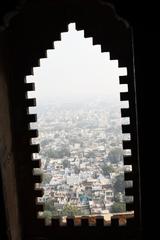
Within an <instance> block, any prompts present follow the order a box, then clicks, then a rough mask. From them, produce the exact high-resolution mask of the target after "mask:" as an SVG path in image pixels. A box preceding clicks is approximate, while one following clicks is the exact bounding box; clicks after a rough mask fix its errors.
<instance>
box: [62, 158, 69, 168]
mask: <svg viewBox="0 0 160 240" xmlns="http://www.w3.org/2000/svg"><path fill="white" fill-rule="evenodd" d="M62 164H63V168H70V162H69V161H68V160H67V159H64V160H63V162H62Z"/></svg>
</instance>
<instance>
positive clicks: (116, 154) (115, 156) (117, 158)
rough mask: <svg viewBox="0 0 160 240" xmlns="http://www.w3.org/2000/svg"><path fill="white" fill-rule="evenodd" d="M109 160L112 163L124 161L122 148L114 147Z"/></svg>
mask: <svg viewBox="0 0 160 240" xmlns="http://www.w3.org/2000/svg"><path fill="white" fill-rule="evenodd" d="M108 160H109V161H110V162H111V163H119V162H121V161H123V151H122V149H120V148H114V149H112V150H111V151H110V152H109V154H108Z"/></svg>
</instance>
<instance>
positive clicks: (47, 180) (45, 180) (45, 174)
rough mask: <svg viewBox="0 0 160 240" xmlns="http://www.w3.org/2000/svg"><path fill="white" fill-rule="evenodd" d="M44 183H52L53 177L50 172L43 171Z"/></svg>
mask: <svg viewBox="0 0 160 240" xmlns="http://www.w3.org/2000/svg"><path fill="white" fill-rule="evenodd" d="M42 176H43V183H44V184H48V183H50V181H51V179H52V175H51V174H48V173H43V175H42Z"/></svg>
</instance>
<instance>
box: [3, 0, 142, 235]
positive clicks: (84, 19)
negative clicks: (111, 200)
mask: <svg viewBox="0 0 160 240" xmlns="http://www.w3.org/2000/svg"><path fill="white" fill-rule="evenodd" d="M45 10H47V11H48V17H47V18H46V19H45V20H44V19H43V20H42V19H41V16H42V15H43V14H42V13H43V11H45ZM51 10H52V11H51ZM28 16H30V18H28ZM34 16H36V18H35V19H34ZM33 20H35V22H33ZM107 20H109V21H107ZM71 22H75V23H76V26H77V30H84V33H85V37H86V38H87V37H92V38H93V44H94V45H96V44H100V45H101V49H102V52H110V58H111V60H112V59H113V60H115V59H117V60H118V62H119V67H127V72H128V74H127V76H123V77H120V84H128V93H121V94H120V99H121V101H126V100H128V101H129V105H130V107H129V109H121V115H122V117H129V118H130V124H129V125H122V132H123V133H130V134H131V140H130V141H123V149H131V152H132V157H124V164H125V165H128V164H129V165H132V172H126V173H125V180H132V181H133V187H132V188H127V189H125V195H126V196H133V197H134V202H133V203H127V204H126V208H127V210H134V218H131V219H128V220H127V224H126V225H125V226H123V227H122V226H121V227H120V226H119V224H118V222H119V219H118V218H116V219H114V218H113V219H112V220H111V225H110V226H109V227H108V226H105V227H104V226H103V219H101V218H97V220H96V221H97V224H96V227H101V229H103V231H104V232H106V233H108V234H109V235H110V234H111V236H112V235H113V233H112V229H114V228H116V229H117V232H120V233H121V234H125V233H126V236H129V235H130V234H131V233H132V234H136V233H135V232H137V230H138V229H139V228H140V223H141V216H140V186H139V185H140V184H139V181H140V179H139V156H138V138H137V136H138V134H137V113H136V97H135V96H136V95H135V89H136V88H135V75H134V56H133V36H132V29H131V27H129V25H128V23H127V22H126V21H124V20H123V19H121V18H120V17H119V16H117V14H116V12H115V9H114V8H113V7H112V6H111V5H110V4H107V3H104V2H102V1H98V0H97V1H96V0H95V1H90V0H87V1H85V3H84V2H83V1H80V0H77V1H75V2H74V1H72V0H68V1H65V0H63V1H61V3H60V2H59V1H58V0H55V1H49V0H48V1H43V0H41V1H39V3H38V2H37V1H33V2H32V3H31V2H30V3H27V4H24V6H23V8H22V9H21V10H20V11H19V12H18V14H15V16H14V17H13V18H11V21H10V24H9V26H8V28H7V29H5V31H4V40H5V41H4V46H5V47H4V50H5V52H4V56H5V62H6V64H7V65H8V64H10V67H9V69H7V71H8V73H7V74H6V78H7V81H8V90H9V110H10V116H12V117H11V118H10V121H11V135H12V144H13V156H14V165H15V176H16V188H17V190H16V191H17V198H18V200H17V202H18V203H17V204H18V212H19V218H20V222H21V228H22V232H23V234H24V236H25V239H31V237H32V238H33V239H37V236H43V237H46V239H50V238H48V236H50V237H51V236H52V234H55V233H56V234H59V235H61V234H62V235H63V236H65V232H66V231H68V230H66V229H69V228H70V227H72V229H73V226H74V222H73V219H68V220H67V222H68V223H67V224H68V226H67V227H66V228H63V227H61V226H59V220H58V219H53V220H52V225H51V226H45V222H44V219H37V212H38V211H42V210H43V205H41V204H36V198H37V197H41V196H42V194H43V191H42V190H41V189H39V190H35V188H34V186H35V183H40V182H41V176H34V175H33V174H32V170H33V168H39V167H40V160H33V159H32V154H33V153H36V152H38V151H39V145H32V144H30V142H31V138H35V137H37V136H38V131H37V130H36V129H35V130H33V129H32V130H29V128H28V126H29V123H31V122H36V115H35V114H28V107H32V106H35V105H36V100H35V99H27V98H26V93H27V91H33V90H34V84H31V83H30V84H29V83H25V82H24V79H25V76H28V75H32V69H33V67H36V66H38V62H39V59H41V58H44V57H45V53H46V50H48V49H53V42H54V41H57V40H60V34H61V33H63V32H67V31H68V29H67V25H68V24H69V23H71ZM43 24H45V28H43V31H44V35H45V38H44V37H42V39H41V38H40V34H41V28H40V26H42V27H43ZM36 27H37V29H36ZM52 29H53V32H52ZM30 36H33V39H32V40H33V41H31V40H30ZM17 39H18V41H17ZM46 39H47V40H46ZM117 39H118V40H119V42H118V41H117ZM27 40H28V41H29V42H28V43H29V44H28V45H26V44H27ZM22 50H23V51H22ZM15 81H17V84H16V85H15ZM15 93H16V95H15ZM5 164H6V163H5ZM24 189H26V191H24ZM27 196H29V199H28V202H27V203H26V198H27ZM83 227H86V228H87V229H88V231H89V228H90V227H89V226H88V219H86V218H82V220H81V227H80V228H81V229H82V228H83ZM62 228H63V229H65V230H63V231H62ZM40 229H41V230H40ZM76 229H77V228H75V227H74V232H75V233H76V231H77V232H79V231H81V230H76ZM81 234H82V235H83V230H82V231H81ZM116 234H117V233H116ZM57 236H58V235H57ZM44 239H45V238H44ZM126 239H128V238H126Z"/></svg>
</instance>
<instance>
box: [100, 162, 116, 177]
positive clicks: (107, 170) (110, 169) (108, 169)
mask: <svg viewBox="0 0 160 240" xmlns="http://www.w3.org/2000/svg"><path fill="white" fill-rule="evenodd" d="M101 169H102V173H103V175H104V176H108V175H110V173H112V172H114V169H113V167H112V166H111V165H106V164H103V165H102V166H101Z"/></svg>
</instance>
